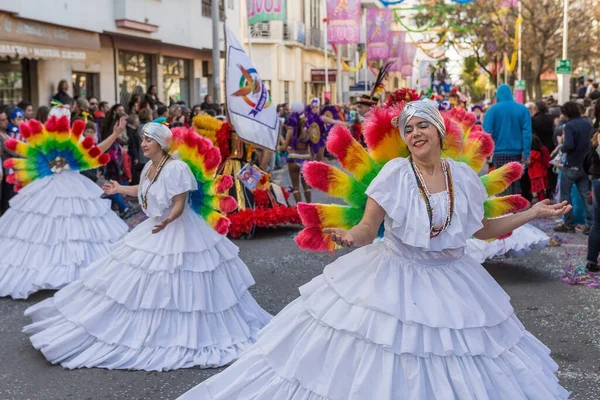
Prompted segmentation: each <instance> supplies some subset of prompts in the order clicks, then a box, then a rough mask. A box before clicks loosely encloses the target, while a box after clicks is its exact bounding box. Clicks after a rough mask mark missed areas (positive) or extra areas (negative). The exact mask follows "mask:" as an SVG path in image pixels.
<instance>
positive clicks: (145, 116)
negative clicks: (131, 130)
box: [138, 108, 152, 124]
mask: <svg viewBox="0 0 600 400" xmlns="http://www.w3.org/2000/svg"><path fill="white" fill-rule="evenodd" d="M138 117H139V118H140V124H145V123H146V122H150V121H152V110H150V109H149V108H142V109H141V110H140V113H139V114H138Z"/></svg>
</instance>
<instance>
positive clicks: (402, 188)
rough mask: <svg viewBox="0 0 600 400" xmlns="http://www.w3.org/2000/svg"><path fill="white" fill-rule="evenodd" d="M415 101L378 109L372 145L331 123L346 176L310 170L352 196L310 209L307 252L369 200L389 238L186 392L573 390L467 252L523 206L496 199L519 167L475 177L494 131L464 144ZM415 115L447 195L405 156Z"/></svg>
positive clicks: (219, 399) (256, 395)
mask: <svg viewBox="0 0 600 400" xmlns="http://www.w3.org/2000/svg"><path fill="white" fill-rule="evenodd" d="M415 103H421V102H415ZM415 103H410V104H409V105H407V107H406V108H405V109H404V110H403V112H402V114H401V115H400V118H398V113H399V112H400V107H398V108H394V109H378V108H375V109H374V111H373V114H372V116H371V120H370V121H367V124H366V127H365V138H366V142H367V145H368V146H369V152H367V151H366V150H364V149H363V148H362V147H361V146H360V145H359V144H358V143H357V142H356V141H354V140H353V139H352V137H351V135H350V132H349V131H348V130H347V129H345V128H344V127H336V128H335V129H333V130H332V132H331V134H330V137H329V139H328V142H327V147H328V148H329V150H330V151H331V153H333V154H334V155H336V156H337V158H338V160H339V161H340V163H341V165H342V167H343V168H344V170H346V171H348V172H349V173H350V174H351V175H347V174H346V173H344V172H342V171H341V170H339V169H337V168H335V167H332V166H329V165H326V164H322V163H316V162H313V163H309V164H307V165H306V166H305V168H304V172H305V175H306V177H307V180H308V181H309V183H312V184H313V185H314V186H315V187H318V188H320V189H323V190H325V191H326V192H327V193H328V194H330V195H333V196H336V197H340V198H342V199H343V200H345V201H346V202H347V203H348V205H347V206H342V205H318V204H304V205H302V206H301V207H300V215H301V217H302V219H303V222H304V223H305V225H306V226H307V228H306V229H305V231H303V232H304V234H300V235H299V236H298V237H297V242H298V243H299V244H300V245H301V246H302V247H304V248H307V247H308V248H317V249H325V250H330V249H333V248H334V247H335V246H336V245H335V243H333V242H332V241H331V239H330V237H329V235H325V234H323V233H322V232H321V230H322V229H323V228H325V227H338V228H339V227H341V228H345V229H349V228H351V227H352V226H354V225H355V224H357V223H358V221H359V220H360V219H361V217H362V213H363V209H364V204H365V202H366V200H367V197H370V198H372V199H373V200H375V201H376V202H377V203H378V204H379V205H380V206H381V207H382V208H383V209H384V210H385V213H386V215H385V222H384V225H385V237H384V240H383V242H380V243H374V244H371V245H368V246H365V247H362V248H359V249H357V250H355V251H353V252H352V253H350V254H348V255H345V256H343V257H340V258H338V259H337V260H336V261H334V262H333V263H331V264H329V265H328V266H326V267H325V269H324V271H323V274H322V275H320V276H318V277H316V278H314V279H313V280H312V281H311V282H309V283H307V284H305V285H304V286H302V287H301V288H300V297H299V298H298V299H297V300H295V301H293V302H292V303H291V304H290V305H288V306H287V307H286V308H284V309H283V310H282V311H281V312H280V313H279V314H278V315H277V316H276V317H275V318H274V319H273V320H272V321H271V323H270V324H269V325H268V326H267V327H266V328H265V329H263V330H262V331H261V334H260V337H259V339H258V341H257V343H256V344H255V345H253V346H252V347H251V348H250V349H249V350H248V351H247V352H246V353H244V355H243V356H242V357H241V358H240V360H238V361H237V362H236V363H235V364H234V365H233V366H231V367H229V368H228V369H227V370H225V371H224V372H222V373H220V374H219V375H216V376H214V377H212V378H210V379H208V380H207V381H205V382H203V383H202V384H200V385H198V386H196V387H195V388H194V389H192V390H191V391H189V392H188V393H186V394H184V395H183V396H182V397H181V398H180V399H182V400H191V399H207V400H209V399H212V400H225V399H227V400H230V399H238V400H243V399H252V400H263V399H264V400H267V399H269V400H272V399H277V400H326V399H327V400H364V399H377V400H400V399H404V400H432V399H436V400H454V399H457V398H459V399H479V400H481V399H498V400H500V399H511V400H518V399H539V400H549V399H566V398H567V397H568V393H567V392H566V391H565V390H564V389H563V388H562V387H561V386H560V385H559V383H558V380H557V378H556V377H555V376H554V374H553V372H554V371H555V370H556V369H557V365H556V363H555V362H554V361H552V359H551V358H550V356H549V350H548V349H547V348H546V347H545V346H544V345H543V344H542V343H541V342H539V341H538V340H537V339H536V338H535V337H534V336H533V335H531V334H530V333H529V332H527V331H526V330H525V329H524V327H523V325H522V324H521V322H520V321H519V320H518V318H517V317H516V316H515V314H514V311H513V308H512V306H511V304H510V301H509V300H510V299H509V297H508V295H507V294H506V293H505V292H504V291H503V290H502V288H501V287H500V286H499V285H498V284H497V283H496V282H495V281H494V280H493V278H492V277H491V276H490V275H489V274H488V273H487V272H486V271H485V269H483V267H482V266H481V265H480V264H478V263H477V262H475V261H474V260H473V259H472V258H470V257H469V256H468V255H466V254H465V246H466V242H467V240H468V238H469V237H470V236H471V235H473V234H474V233H476V232H477V231H479V230H480V229H481V228H482V227H483V225H482V220H483V218H484V217H485V216H488V217H490V216H496V213H498V208H500V207H499V206H500V205H507V204H508V205H511V204H513V203H514V202H512V201H511V198H508V199H507V198H499V199H493V200H490V199H488V196H489V195H490V194H493V193H495V192H496V191H498V190H500V189H503V188H504V187H505V186H506V185H507V182H510V181H511V180H512V179H514V178H515V175H514V172H520V170H521V168H520V166H519V165H514V164H509V165H508V167H506V168H503V169H501V170H499V171H500V172H497V173H496V174H501V175H502V176H501V177H498V175H492V176H487V177H484V178H482V180H480V179H479V178H478V177H477V174H476V173H475V171H474V169H478V168H477V167H478V166H479V164H480V163H482V162H483V159H484V157H483V155H485V154H487V153H489V152H490V149H489V144H490V140H491V138H489V136H487V137H486V136H484V135H481V136H480V137H479V138H478V139H477V140H475V139H474V138H472V137H470V138H469V139H467V140H466V141H465V143H463V141H462V140H461V133H460V131H459V130H458V129H457V128H456V126H455V125H454V124H452V123H451V121H450V120H449V119H448V118H445V119H444V118H442V117H441V115H440V114H439V111H437V104H435V105H428V106H425V107H424V106H423V105H420V104H419V105H416V106H411V104H415ZM407 109H408V110H407ZM433 111H435V112H436V113H437V116H436V115H435V114H434V113H433ZM412 116H418V117H421V118H424V119H426V120H427V121H429V122H430V123H432V124H433V125H435V126H436V128H438V131H439V133H440V134H441V135H442V138H443V141H444V148H445V150H444V153H443V157H445V158H442V165H443V170H444V175H445V178H446V188H447V190H446V191H443V192H440V193H437V194H430V193H429V192H428V191H427V187H426V185H425V184H424V181H423V180H422V179H421V178H420V173H419V171H418V168H416V166H415V165H414V164H413V163H412V160H411V158H410V157H408V156H409V154H408V151H407V147H406V144H405V143H404V141H403V140H402V138H401V135H400V132H399V130H398V128H397V127H398V126H399V127H400V129H401V130H402V131H403V130H404V126H405V124H406V123H407V121H408V120H410V118H411V117H412ZM392 120H394V121H397V123H396V124H393V122H392ZM440 127H441V128H442V129H441V130H440ZM405 157H408V158H405ZM452 158H456V160H458V161H455V160H453V159H452ZM460 160H464V161H466V163H465V162H460ZM383 164H385V165H384V166H383V167H382V165H383ZM474 167H475V168H474ZM509 208H514V207H512V206H511V207H509ZM502 211H506V210H502ZM427 221H429V223H428V222H427Z"/></svg>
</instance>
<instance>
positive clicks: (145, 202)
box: [140, 154, 170, 210]
mask: <svg viewBox="0 0 600 400" xmlns="http://www.w3.org/2000/svg"><path fill="white" fill-rule="evenodd" d="M169 157H170V156H169V155H168V154H166V155H165V156H164V157H163V158H162V160H160V163H159V164H158V168H156V173H155V174H154V178H152V180H151V181H150V184H148V187H147V188H146V192H145V193H142V194H140V198H141V200H142V208H143V209H144V210H147V209H148V191H149V190H150V186H152V184H153V183H154V182H156V179H157V178H158V175H159V174H160V171H162V169H163V167H164V166H165V163H166V162H167V160H168V159H169ZM148 175H150V168H148V171H147V172H146V175H144V180H146V179H148Z"/></svg>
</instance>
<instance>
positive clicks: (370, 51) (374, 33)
mask: <svg viewBox="0 0 600 400" xmlns="http://www.w3.org/2000/svg"><path fill="white" fill-rule="evenodd" d="M393 15H394V12H393V11H392V10H387V9H375V8H369V9H367V58H368V59H369V60H385V59H387V58H388V57H389V53H390V49H389V38H390V27H391V26H392V18H393Z"/></svg>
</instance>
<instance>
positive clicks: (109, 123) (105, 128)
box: [100, 104, 122, 140]
mask: <svg viewBox="0 0 600 400" xmlns="http://www.w3.org/2000/svg"><path fill="white" fill-rule="evenodd" d="M119 107H122V106H121V105H120V104H115V105H113V106H112V107H111V108H110V110H108V113H107V115H106V116H105V118H104V123H103V124H102V127H101V128H100V136H101V137H102V140H104V139H106V138H107V137H109V136H110V134H111V133H112V131H113V129H114V127H115V124H116V123H117V120H118V119H119V118H118V116H117V109H118V108H119Z"/></svg>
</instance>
